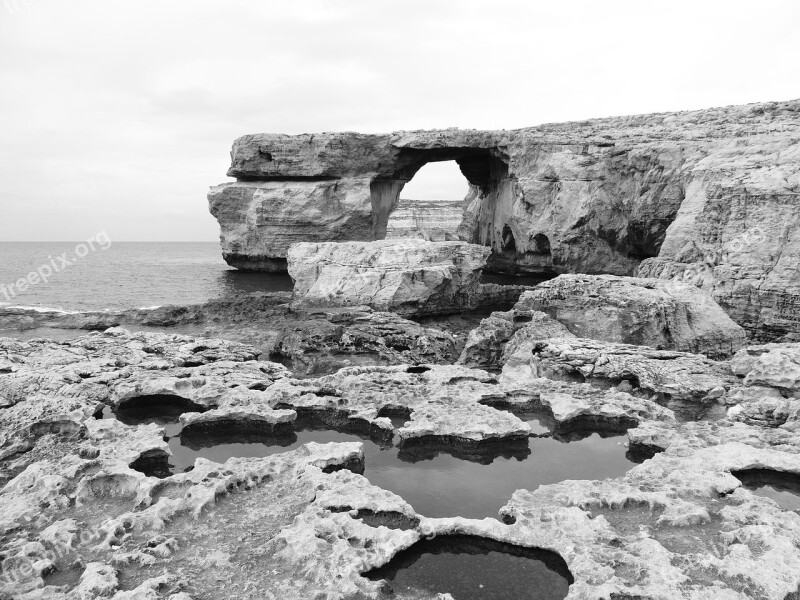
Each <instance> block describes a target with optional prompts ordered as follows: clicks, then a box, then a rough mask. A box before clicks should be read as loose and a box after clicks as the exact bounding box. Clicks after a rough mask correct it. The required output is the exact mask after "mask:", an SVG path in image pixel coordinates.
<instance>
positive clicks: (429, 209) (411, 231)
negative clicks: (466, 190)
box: [386, 198, 464, 242]
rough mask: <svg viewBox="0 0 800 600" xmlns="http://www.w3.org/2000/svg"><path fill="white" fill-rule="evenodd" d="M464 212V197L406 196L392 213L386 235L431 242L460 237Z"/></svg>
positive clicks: (387, 236) (388, 237)
mask: <svg viewBox="0 0 800 600" xmlns="http://www.w3.org/2000/svg"><path fill="white" fill-rule="evenodd" d="M463 215H464V201H463V200H411V199H406V198H403V199H401V200H400V201H399V202H398V204H397V208H395V209H394V211H392V213H391V215H389V221H388V223H387V224H386V238H387V239H392V238H409V237H410V238H420V239H423V240H428V241H431V242H445V241H450V240H457V239H458V228H459V226H460V225H461V219H462V218H463Z"/></svg>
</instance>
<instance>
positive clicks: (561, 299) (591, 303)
mask: <svg viewBox="0 0 800 600" xmlns="http://www.w3.org/2000/svg"><path fill="white" fill-rule="evenodd" d="M515 310H538V311H543V312H545V313H547V314H548V315H550V316H551V317H552V318H554V319H555V320H557V321H558V322H560V323H561V324H562V325H564V326H565V327H566V328H567V329H568V330H569V331H570V332H571V333H573V334H575V335H576V336H578V337H582V338H593V339H597V340H603V341H607V342H620V343H625V344H635V345H642V346H652V347H653V348H659V349H670V350H681V351H684V352H695V353H701V354H706V355H707V356H710V357H711V358H725V357H728V356H731V355H732V354H733V353H734V352H736V351H737V350H739V349H740V348H742V347H743V346H744V345H745V333H744V330H743V329H742V328H741V327H739V326H738V325H737V324H736V323H734V322H733V321H732V320H731V319H730V317H729V316H728V315H727V314H725V312H724V311H723V310H722V309H721V308H720V307H719V306H718V305H717V303H716V302H714V300H713V299H712V298H711V296H709V295H708V294H707V293H706V292H704V291H702V290H699V289H698V288H696V287H694V286H693V285H689V284H686V283H680V282H674V281H662V280H658V279H640V278H638V277H615V276H611V275H599V276H597V275H595V276H592V275H561V276H559V277H557V278H555V279H551V280H550V281H546V282H544V283H542V284H540V285H539V286H538V287H537V288H536V289H535V290H532V291H529V292H525V293H524V294H523V295H522V297H521V298H520V300H519V302H518V303H517V305H516V306H515Z"/></svg>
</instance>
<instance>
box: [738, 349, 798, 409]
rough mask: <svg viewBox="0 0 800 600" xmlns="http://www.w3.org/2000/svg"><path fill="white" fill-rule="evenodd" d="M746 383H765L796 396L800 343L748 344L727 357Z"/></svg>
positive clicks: (760, 384)
mask: <svg viewBox="0 0 800 600" xmlns="http://www.w3.org/2000/svg"><path fill="white" fill-rule="evenodd" d="M731 368H732V369H733V372H734V373H736V374H737V375H739V376H742V377H744V384H745V385H748V386H768V387H772V388H777V389H779V390H780V391H781V392H782V393H785V394H786V395H792V396H796V397H800V344H765V345H763V346H748V347H747V348H745V349H743V350H740V351H739V352H737V353H736V356H734V357H733V360H732V361H731Z"/></svg>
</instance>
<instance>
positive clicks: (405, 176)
mask: <svg viewBox="0 0 800 600" xmlns="http://www.w3.org/2000/svg"><path fill="white" fill-rule="evenodd" d="M449 160H452V161H455V162H456V164H457V165H458V167H459V169H460V170H461V173H462V174H463V175H464V177H465V178H466V180H467V182H468V183H469V185H470V192H472V191H473V190H475V191H476V192H477V194H478V195H479V196H480V197H481V198H483V199H485V200H490V198H491V197H492V195H493V194H494V193H495V191H496V189H497V188H498V186H499V184H500V181H501V180H503V179H504V178H507V177H508V166H507V165H506V163H505V162H504V160H503V159H502V158H500V156H499V152H498V151H497V149H493V148H473V147H452V148H433V149H402V150H401V151H400V152H399V153H398V155H397V158H396V162H395V163H394V164H393V165H391V166H390V167H389V169H388V170H390V171H391V175H390V176H388V177H382V176H379V177H376V178H374V179H373V180H372V182H371V183H370V199H371V203H372V238H373V239H376V240H379V239H384V238H385V237H386V225H387V223H388V221H389V215H390V214H391V213H392V211H393V210H395V208H396V207H397V205H398V202H399V200H400V193H401V191H402V190H403V187H404V186H405V184H406V183H408V182H409V181H411V179H412V178H413V177H414V175H416V173H417V172H418V171H419V170H420V169H421V168H422V167H423V166H425V165H426V164H428V163H431V162H443V161H449ZM469 195H470V194H469V193H468V196H469ZM470 233H471V234H472V232H470ZM485 245H487V246H488V245H491V243H485Z"/></svg>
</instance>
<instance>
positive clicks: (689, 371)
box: [503, 338, 738, 402]
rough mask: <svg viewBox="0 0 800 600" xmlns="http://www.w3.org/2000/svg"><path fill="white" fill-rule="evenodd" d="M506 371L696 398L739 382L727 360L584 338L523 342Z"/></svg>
mask: <svg viewBox="0 0 800 600" xmlns="http://www.w3.org/2000/svg"><path fill="white" fill-rule="evenodd" d="M512 358H513V360H512ZM503 373H504V374H507V375H512V376H513V377H514V378H520V377H522V378H524V377H533V378H538V377H544V378H547V379H556V380H566V381H576V380H577V381H579V382H581V383H582V382H584V381H586V382H589V383H595V384H597V385H601V386H606V387H611V386H614V387H619V386H620V385H622V386H623V388H624V389H626V390H629V391H632V392H635V393H637V394H640V395H647V396H652V397H654V398H657V399H664V400H670V399H677V400H691V401H693V402H699V401H704V402H716V401H718V400H720V399H721V398H723V397H724V396H725V394H726V393H727V390H728V389H730V388H731V387H734V386H736V385H737V384H738V380H737V379H736V377H735V376H734V375H733V373H732V372H731V369H730V364H729V363H727V362H716V361H713V360H710V359H708V358H706V357H705V356H702V355H699V354H689V353H687V352H677V351H674V350H655V349H651V348H648V347H647V346H632V345H630V344H614V343H611V342H600V341H597V340H587V339H580V338H561V339H558V338H555V339H550V340H542V341H538V342H534V343H533V344H531V345H521V346H520V347H519V348H518V349H517V351H516V352H515V354H514V355H513V357H511V358H509V360H508V361H507V362H506V364H505V366H504V367H503Z"/></svg>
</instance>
